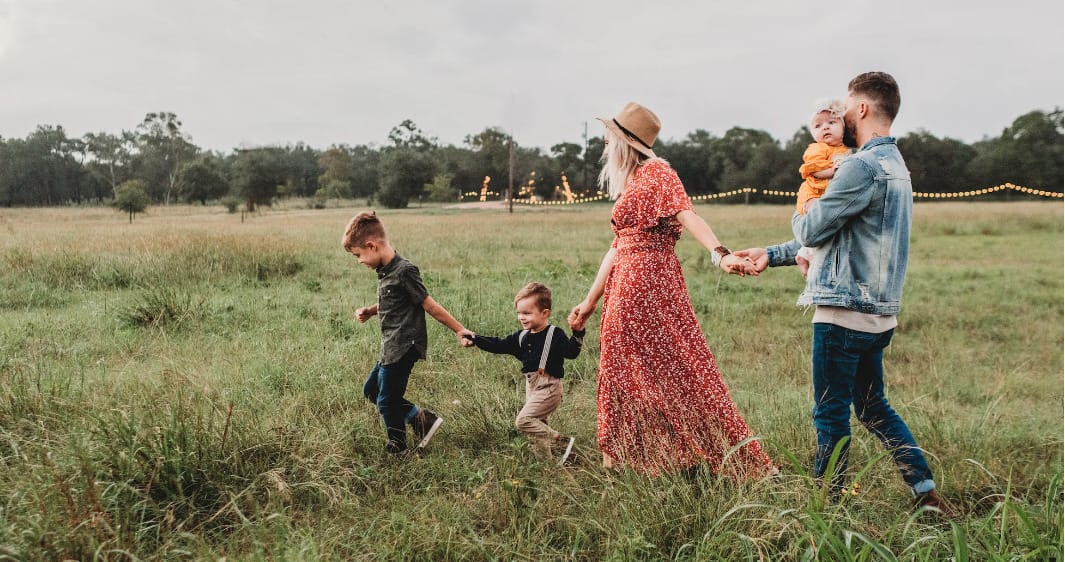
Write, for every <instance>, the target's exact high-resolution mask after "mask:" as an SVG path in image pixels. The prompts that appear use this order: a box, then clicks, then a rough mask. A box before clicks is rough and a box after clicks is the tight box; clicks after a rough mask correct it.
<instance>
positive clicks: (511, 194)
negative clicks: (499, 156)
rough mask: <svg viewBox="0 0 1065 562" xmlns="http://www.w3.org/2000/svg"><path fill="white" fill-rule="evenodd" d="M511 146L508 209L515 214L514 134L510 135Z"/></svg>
mask: <svg viewBox="0 0 1065 562" xmlns="http://www.w3.org/2000/svg"><path fill="white" fill-rule="evenodd" d="M507 144H508V145H509V146H510V155H509V156H508V158H507V160H508V162H507V208H508V211H509V212H511V213H513V212H514V132H513V131H511V133H510V142H509V143H507Z"/></svg>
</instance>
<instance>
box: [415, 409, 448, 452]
mask: <svg viewBox="0 0 1065 562" xmlns="http://www.w3.org/2000/svg"><path fill="white" fill-rule="evenodd" d="M441 425H444V418H441V417H437V418H436V420H435V421H433V425H432V427H430V428H429V431H426V432H425V437H422V440H421V441H420V442H418V447H417V448H418V449H421V448H422V447H424V446H426V445H428V444H429V440H430V439H432V438H433V435H435V434H436V430H438V429H440V426H441Z"/></svg>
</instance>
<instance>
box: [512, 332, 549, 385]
mask: <svg viewBox="0 0 1065 562" xmlns="http://www.w3.org/2000/svg"><path fill="white" fill-rule="evenodd" d="M528 334H529V330H522V331H521V333H520V334H518V347H521V345H522V344H523V343H525V336H527V335H528ZM554 339H555V327H554V326H548V327H547V338H545V339H544V352H543V353H541V354H540V368H539V369H537V370H536V372H537V373H539V374H541V375H542V374H544V367H547V356H548V355H549V354H550V353H551V341H552V340H554Z"/></svg>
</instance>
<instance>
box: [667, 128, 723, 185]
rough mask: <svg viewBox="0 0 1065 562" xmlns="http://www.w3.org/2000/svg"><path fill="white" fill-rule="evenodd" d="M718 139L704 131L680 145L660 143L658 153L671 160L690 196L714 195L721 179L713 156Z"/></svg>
mask: <svg viewBox="0 0 1065 562" xmlns="http://www.w3.org/2000/svg"><path fill="white" fill-rule="evenodd" d="M718 140H719V139H717V138H716V137H714V136H713V135H711V134H710V133H709V132H707V131H705V130H703V129H696V130H695V131H693V132H691V133H688V136H687V137H685V138H684V139H683V140H681V141H680V142H661V143H660V144H658V145H656V149H655V154H658V155H659V156H661V157H662V158H665V159H666V160H668V161H669V163H670V165H672V166H673V169H674V170H676V172H677V176H678V177H680V181H681V182H682V183H683V184H684V188H685V190H686V191H687V192H688V193H689V194H691V195H701V194H704V193H713V192H714V190H715V187H716V186H717V184H718V181H719V179H720V177H721V166H720V162H719V161H718V160H717V159H715V158H713V157H712V154H713V152H714V146H715V143H717V142H718Z"/></svg>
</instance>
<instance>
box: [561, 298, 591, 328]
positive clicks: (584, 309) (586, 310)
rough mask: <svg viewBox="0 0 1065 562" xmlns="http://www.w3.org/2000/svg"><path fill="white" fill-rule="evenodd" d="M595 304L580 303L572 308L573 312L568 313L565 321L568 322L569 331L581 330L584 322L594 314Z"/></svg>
mask: <svg viewBox="0 0 1065 562" xmlns="http://www.w3.org/2000/svg"><path fill="white" fill-rule="evenodd" d="M596 304H597V303H594V302H588V301H587V300H585V301H581V304H578V305H577V306H575V307H573V310H572V311H571V312H570V313H569V317H568V318H566V320H567V321H568V322H569V325H570V329H571V330H583V329H584V324H585V322H587V321H588V319H589V318H591V316H592V314H593V313H595V307H596Z"/></svg>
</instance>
